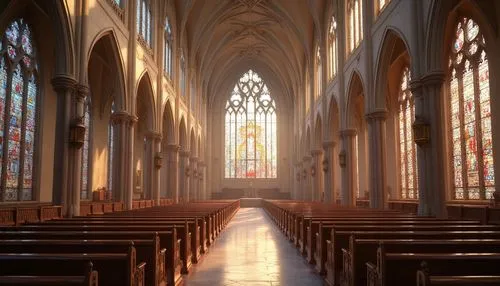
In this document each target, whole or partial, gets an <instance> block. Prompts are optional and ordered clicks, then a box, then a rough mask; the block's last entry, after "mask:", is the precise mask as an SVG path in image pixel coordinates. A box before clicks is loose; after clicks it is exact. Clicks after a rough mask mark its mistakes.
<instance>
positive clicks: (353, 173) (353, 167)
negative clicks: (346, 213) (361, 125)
mask: <svg viewBox="0 0 500 286" xmlns="http://www.w3.org/2000/svg"><path fill="white" fill-rule="evenodd" d="M339 135H340V138H341V139H342V149H341V151H340V154H339V165H340V167H341V178H342V192H341V197H340V200H341V203H342V205H344V206H355V205H356V194H357V192H358V188H359V185H358V171H357V170H358V165H357V164H358V160H357V154H356V136H357V131H356V129H344V130H341V131H340V132H339Z"/></svg>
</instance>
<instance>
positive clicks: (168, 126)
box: [162, 100, 176, 147]
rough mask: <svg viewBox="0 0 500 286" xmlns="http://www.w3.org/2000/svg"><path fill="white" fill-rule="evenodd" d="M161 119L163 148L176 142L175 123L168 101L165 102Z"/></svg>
mask: <svg viewBox="0 0 500 286" xmlns="http://www.w3.org/2000/svg"><path fill="white" fill-rule="evenodd" d="M162 118H163V119H162V135H163V146H164V147H165V146H166V145H169V144H175V142H176V136H175V134H176V133H175V122H174V115H173V112H172V105H171V103H170V100H167V102H166V103H165V106H164V108H163V117H162Z"/></svg>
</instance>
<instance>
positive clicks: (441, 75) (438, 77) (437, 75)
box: [420, 70, 446, 86]
mask: <svg viewBox="0 0 500 286" xmlns="http://www.w3.org/2000/svg"><path fill="white" fill-rule="evenodd" d="M445 77H446V73H445V72H444V71H441V70H434V71H429V72H428V73H426V74H424V75H423V76H422V77H420V82H421V83H422V85H423V86H431V85H441V84H442V83H443V82H444V79H445Z"/></svg>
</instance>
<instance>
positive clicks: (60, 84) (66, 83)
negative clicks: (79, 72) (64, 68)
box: [51, 74, 77, 92]
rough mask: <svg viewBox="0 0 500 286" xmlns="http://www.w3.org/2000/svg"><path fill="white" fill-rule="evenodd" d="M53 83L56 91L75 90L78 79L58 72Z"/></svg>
mask: <svg viewBox="0 0 500 286" xmlns="http://www.w3.org/2000/svg"><path fill="white" fill-rule="evenodd" d="M51 83H52V87H53V88H54V90H55V91H56V92H66V91H68V90H73V89H74V88H75V86H76V84H77V81H76V79H75V78H74V77H73V76H72V75H69V74H56V75H55V76H54V77H53V78H52V80H51Z"/></svg>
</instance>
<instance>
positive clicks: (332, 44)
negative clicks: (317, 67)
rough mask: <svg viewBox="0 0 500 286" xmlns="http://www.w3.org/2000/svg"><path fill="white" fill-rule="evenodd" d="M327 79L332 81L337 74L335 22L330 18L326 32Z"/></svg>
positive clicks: (333, 18)
mask: <svg viewBox="0 0 500 286" xmlns="http://www.w3.org/2000/svg"><path fill="white" fill-rule="evenodd" d="M328 56H329V59H328V79H329V80H332V79H333V78H334V77H335V75H336V74H337V21H336V20H335V17H334V16H332V19H331V21H330V29H329V30H328Z"/></svg>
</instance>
